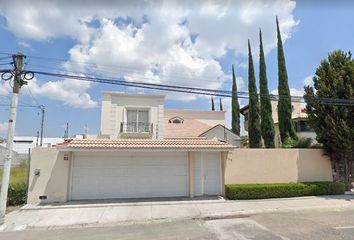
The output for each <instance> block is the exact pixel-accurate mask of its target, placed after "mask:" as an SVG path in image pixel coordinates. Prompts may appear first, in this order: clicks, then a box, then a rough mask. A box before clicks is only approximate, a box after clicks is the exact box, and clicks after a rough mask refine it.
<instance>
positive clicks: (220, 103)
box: [219, 98, 223, 111]
mask: <svg viewBox="0 0 354 240" xmlns="http://www.w3.org/2000/svg"><path fill="white" fill-rule="evenodd" d="M219 108H220V111H223V107H222V102H221V98H219Z"/></svg>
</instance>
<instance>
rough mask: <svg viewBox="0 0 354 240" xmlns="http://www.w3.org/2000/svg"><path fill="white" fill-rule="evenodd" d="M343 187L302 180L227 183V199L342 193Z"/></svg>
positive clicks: (332, 183)
mask: <svg viewBox="0 0 354 240" xmlns="http://www.w3.org/2000/svg"><path fill="white" fill-rule="evenodd" d="M344 191H345V187H344V184H343V183H339V182H304V183H271V184H227V185H226V186H225V195H226V197H227V198H228V199H265V198H284V197H301V196H314V195H333V194H343V193H344Z"/></svg>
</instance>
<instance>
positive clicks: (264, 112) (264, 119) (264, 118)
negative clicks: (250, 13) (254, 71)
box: [259, 30, 275, 148]
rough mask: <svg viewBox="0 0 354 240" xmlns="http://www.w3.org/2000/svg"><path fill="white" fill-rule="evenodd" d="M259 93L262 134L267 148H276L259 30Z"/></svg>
mask: <svg viewBox="0 0 354 240" xmlns="http://www.w3.org/2000/svg"><path fill="white" fill-rule="evenodd" d="M259 92H260V108H261V133H262V138H263V142H264V145H265V147H266V148H274V147H275V144H274V135H275V132H274V122H273V117H272V105H271V103H270V96H269V90H268V80H267V68H266V63H265V58H264V51H263V42H262V31H261V30H259Z"/></svg>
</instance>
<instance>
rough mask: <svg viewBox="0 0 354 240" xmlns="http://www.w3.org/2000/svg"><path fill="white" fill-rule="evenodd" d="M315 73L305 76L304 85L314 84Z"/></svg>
mask: <svg viewBox="0 0 354 240" xmlns="http://www.w3.org/2000/svg"><path fill="white" fill-rule="evenodd" d="M313 77H314V76H313V75H309V76H307V77H305V78H304V80H303V81H302V82H303V83H304V86H308V85H310V86H312V85H313V80H312V79H313Z"/></svg>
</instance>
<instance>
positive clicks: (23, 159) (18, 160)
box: [0, 146, 28, 166]
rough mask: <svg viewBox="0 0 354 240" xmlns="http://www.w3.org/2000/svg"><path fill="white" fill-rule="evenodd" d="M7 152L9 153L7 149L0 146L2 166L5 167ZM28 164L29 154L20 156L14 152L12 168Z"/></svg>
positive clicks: (0, 163)
mask: <svg viewBox="0 0 354 240" xmlns="http://www.w3.org/2000/svg"><path fill="white" fill-rule="evenodd" d="M27 151H28V150H27ZM6 152H7V151H6V147H3V146H0V166H3V165H4V160H5V157H6ZM27 162H28V154H18V153H17V152H15V151H12V161H11V166H18V165H21V164H22V163H27Z"/></svg>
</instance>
